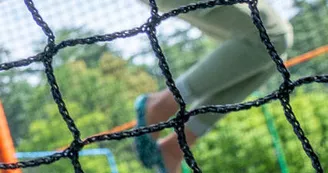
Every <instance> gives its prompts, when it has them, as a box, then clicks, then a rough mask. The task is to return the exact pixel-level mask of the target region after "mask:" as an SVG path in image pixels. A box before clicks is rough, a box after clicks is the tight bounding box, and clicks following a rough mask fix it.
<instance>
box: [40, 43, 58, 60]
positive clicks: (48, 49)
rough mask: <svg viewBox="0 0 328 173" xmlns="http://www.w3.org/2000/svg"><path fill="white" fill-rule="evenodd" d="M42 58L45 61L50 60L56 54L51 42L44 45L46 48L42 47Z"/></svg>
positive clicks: (53, 44)
mask: <svg viewBox="0 0 328 173" xmlns="http://www.w3.org/2000/svg"><path fill="white" fill-rule="evenodd" d="M43 52H44V56H43V57H44V58H45V60H48V59H51V58H52V57H53V56H54V55H55V54H56V53H57V52H58V49H57V47H56V45H55V43H53V42H50V43H48V44H47V45H46V47H44V50H43Z"/></svg>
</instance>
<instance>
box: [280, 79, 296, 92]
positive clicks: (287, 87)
mask: <svg viewBox="0 0 328 173" xmlns="http://www.w3.org/2000/svg"><path fill="white" fill-rule="evenodd" d="M294 88H295V85H294V83H293V82H292V81H291V80H286V81H285V82H284V83H282V84H281V85H280V87H279V92H280V95H289V94H290V93H291V92H293V90H294Z"/></svg>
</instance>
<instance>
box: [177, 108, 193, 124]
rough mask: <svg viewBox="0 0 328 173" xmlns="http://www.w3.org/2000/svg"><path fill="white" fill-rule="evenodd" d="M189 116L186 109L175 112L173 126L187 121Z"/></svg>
mask: <svg viewBox="0 0 328 173" xmlns="http://www.w3.org/2000/svg"><path fill="white" fill-rule="evenodd" d="M189 118H190V114H188V113H187V112H186V111H182V110H180V111H179V112H178V113H177V115H176V118H174V121H175V122H176V123H175V126H176V127H178V126H181V124H184V123H186V122H188V121H189Z"/></svg>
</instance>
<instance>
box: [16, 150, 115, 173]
mask: <svg viewBox="0 0 328 173" xmlns="http://www.w3.org/2000/svg"><path fill="white" fill-rule="evenodd" d="M56 152H57V151H38V152H17V153H16V157H17V158H18V159H23V158H37V157H44V156H49V155H51V154H54V153H56ZM79 155H80V156H94V155H105V156H106V157H107V161H108V164H109V166H110V170H111V172H112V173H118V169H117V165H116V162H115V158H114V155H113V153H112V152H111V151H110V149H107V148H96V149H86V150H82V151H80V152H79Z"/></svg>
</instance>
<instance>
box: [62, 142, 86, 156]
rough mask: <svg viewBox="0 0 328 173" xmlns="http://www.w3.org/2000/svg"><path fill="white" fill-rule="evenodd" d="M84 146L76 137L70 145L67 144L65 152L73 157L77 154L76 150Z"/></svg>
mask: <svg viewBox="0 0 328 173" xmlns="http://www.w3.org/2000/svg"><path fill="white" fill-rule="evenodd" d="M83 147H84V144H83V141H82V140H80V139H78V140H74V141H73V142H72V143H71V145H70V146H69V148H68V149H67V151H66V152H65V154H66V155H67V156H68V157H69V158H74V157H76V155H77V154H78V152H79V151H80V150H81V149H82V148H83Z"/></svg>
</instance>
